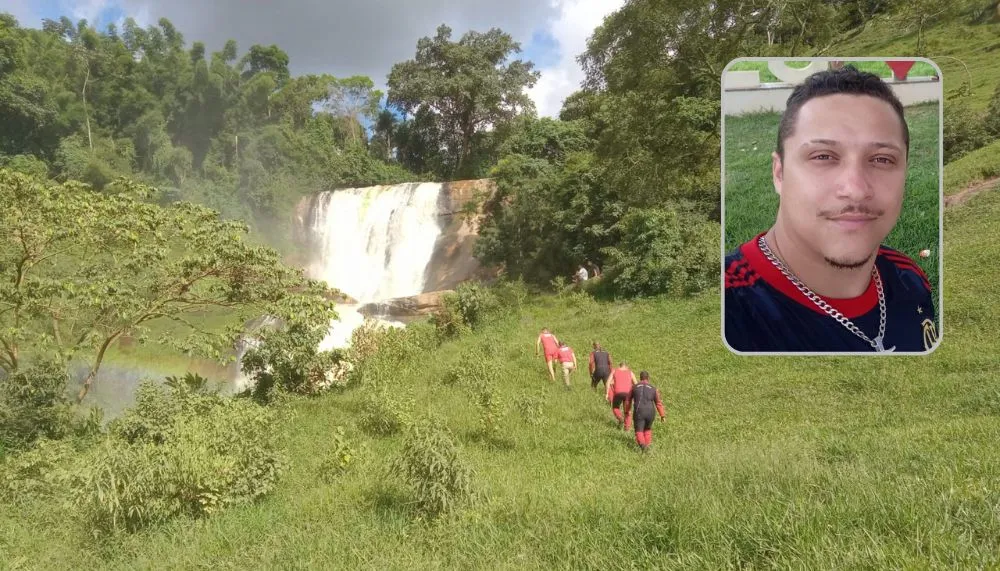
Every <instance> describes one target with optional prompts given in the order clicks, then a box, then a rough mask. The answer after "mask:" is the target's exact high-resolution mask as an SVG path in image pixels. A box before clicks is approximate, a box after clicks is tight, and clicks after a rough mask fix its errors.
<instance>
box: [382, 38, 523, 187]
mask: <svg viewBox="0 0 1000 571" xmlns="http://www.w3.org/2000/svg"><path fill="white" fill-rule="evenodd" d="M520 51H521V47H520V44H518V43H517V42H515V41H514V39H513V38H512V37H511V36H510V35H509V34H506V33H504V32H503V31H501V30H499V29H496V28H493V29H491V30H489V31H488V32H485V33H479V32H468V33H466V34H464V35H463V36H462V37H461V39H459V41H457V42H453V41H451V28H449V27H448V26H445V25H441V26H439V27H438V29H437V35H435V36H434V37H433V38H427V37H425V38H421V39H420V40H419V41H418V42H417V54H416V57H415V58H414V59H412V60H408V61H405V62H402V63H397V64H396V65H394V66H393V67H392V70H391V71H390V73H389V79H388V86H389V103H390V104H391V105H395V106H397V107H398V108H400V109H402V110H403V111H404V112H406V113H407V114H409V115H416V114H418V113H419V112H424V113H430V114H433V115H434V117H435V122H436V123H437V124H438V125H439V126H440V131H439V137H440V138H439V139H438V140H437V141H436V143H437V145H438V146H439V147H441V148H444V149H446V152H447V160H448V163H447V165H446V167H445V169H446V171H447V172H445V173H442V174H445V175H453V174H458V175H459V176H461V175H462V174H464V171H463V168H464V167H465V166H466V164H467V161H468V159H469V157H470V156H471V155H472V153H473V148H472V146H473V142H474V138H475V135H476V134H478V133H480V132H482V131H484V130H487V129H495V128H497V127H498V126H500V125H501V124H503V123H506V122H509V121H511V120H513V119H514V118H515V117H517V116H518V115H519V114H522V113H532V112H533V111H534V104H533V103H532V101H531V99H530V98H529V97H528V95H527V94H526V93H525V89H526V88H528V87H531V86H533V85H534V84H535V82H536V81H537V80H538V77H539V73H538V72H537V71H533V68H534V64H532V63H531V62H527V61H522V60H520V59H515V60H512V61H508V59H509V58H510V57H511V56H512V55H513V54H517V53H520Z"/></svg>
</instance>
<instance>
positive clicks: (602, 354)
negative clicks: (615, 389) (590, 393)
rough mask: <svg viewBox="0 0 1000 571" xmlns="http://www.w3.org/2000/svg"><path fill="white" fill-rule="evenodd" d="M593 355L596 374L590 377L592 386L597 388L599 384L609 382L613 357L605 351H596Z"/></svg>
mask: <svg viewBox="0 0 1000 571" xmlns="http://www.w3.org/2000/svg"><path fill="white" fill-rule="evenodd" d="M591 355H593V356H594V372H593V373H591V375H590V386H591V387H593V388H597V383H603V382H605V381H607V380H608V375H610V374H611V355H609V354H608V352H607V351H604V350H603V349H602V350H600V351H594V352H593V353H591Z"/></svg>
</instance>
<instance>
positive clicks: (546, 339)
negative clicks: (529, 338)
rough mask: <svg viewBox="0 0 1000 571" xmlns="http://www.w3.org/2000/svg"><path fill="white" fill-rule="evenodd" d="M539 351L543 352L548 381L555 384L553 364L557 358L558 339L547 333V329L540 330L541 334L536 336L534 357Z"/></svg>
mask: <svg viewBox="0 0 1000 571" xmlns="http://www.w3.org/2000/svg"><path fill="white" fill-rule="evenodd" d="M539 349H543V350H544V352H545V366H546V367H548V369H549V379H550V380H551V381H553V382H555V380H556V372H555V369H554V368H553V363H554V362H555V360H556V359H558V358H559V339H558V338H557V337H556V336H555V335H553V334H552V332H550V331H549V328H548V327H543V328H542V332H541V333H539V334H538V339H537V340H536V341H535V356H536V357H537V356H538V350H539Z"/></svg>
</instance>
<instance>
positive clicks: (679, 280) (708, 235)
mask: <svg viewBox="0 0 1000 571" xmlns="http://www.w3.org/2000/svg"><path fill="white" fill-rule="evenodd" d="M619 225H620V231H621V235H622V239H621V241H620V242H619V245H618V246H615V247H608V248H604V250H603V252H604V254H605V255H606V256H607V259H608V260H609V262H608V263H606V264H605V274H606V276H607V278H606V279H608V278H610V281H611V285H612V287H613V289H614V290H615V292H616V293H618V294H621V295H624V296H628V297H631V296H643V295H657V294H661V293H670V294H672V295H677V296H681V295H687V294H692V293H696V292H699V291H703V290H705V289H707V288H709V287H711V286H712V284H715V283H717V282H718V269H719V268H718V263H719V229H718V225H717V224H716V223H714V222H710V221H706V220H704V219H701V221H699V218H698V217H697V216H696V215H695V214H694V213H686V214H684V215H681V214H679V213H678V212H677V211H676V210H665V209H659V208H648V209H635V210H631V211H629V212H628V213H627V214H626V215H625V216H624V217H623V218H622V220H621V222H620V223H619Z"/></svg>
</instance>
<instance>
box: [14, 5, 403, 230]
mask: <svg viewBox="0 0 1000 571" xmlns="http://www.w3.org/2000/svg"><path fill="white" fill-rule="evenodd" d="M41 28H42V29H41V30H37V29H31V28H22V27H20V26H19V25H18V23H17V22H16V21H15V20H13V19H12V18H6V17H5V18H4V20H3V22H2V23H0V46H2V47H0V122H2V124H3V125H4V129H3V132H2V133H0V156H14V155H33V156H36V157H38V158H39V159H40V160H43V161H45V163H46V168H45V169H44V171H45V173H46V174H48V173H51V174H52V176H54V177H56V178H57V179H58V180H60V181H68V180H79V181H84V182H87V183H88V184H90V185H91V186H92V187H93V188H96V189H103V188H104V187H105V186H108V185H109V184H111V183H112V182H113V181H114V180H115V179H116V178H118V177H119V176H130V177H132V176H135V177H137V178H139V179H143V180H147V181H149V182H151V183H153V184H169V185H171V186H174V187H176V188H177V189H178V191H179V194H180V195H181V196H183V197H184V198H185V199H188V200H199V199H200V198H202V196H203V194H204V193H203V192H202V189H203V187H204V186H206V185H208V184H211V185H212V186H213V189H212V190H213V193H212V194H214V196H212V197H211V198H210V199H209V200H205V202H204V203H205V204H209V205H211V207H212V208H216V209H218V210H220V211H222V212H224V213H225V214H226V215H227V216H230V217H240V218H244V219H246V220H248V221H251V222H253V223H256V224H258V225H260V226H269V225H274V224H275V223H279V222H280V223H283V222H284V221H285V220H286V219H287V218H288V217H289V215H290V214H291V210H292V209H293V208H294V206H295V203H296V202H297V200H298V199H299V198H300V197H301V196H302V195H304V194H307V193H310V192H314V191H316V190H323V189H328V188H331V187H338V186H347V185H349V186H366V185H370V184H378V183H384V182H389V181H392V182H400V181H402V180H405V179H412V178H413V175H410V174H409V173H407V172H406V171H405V170H404V169H402V168H401V167H400V166H399V165H398V164H393V165H390V164H388V161H389V152H388V150H389V149H388V148H386V152H384V153H382V154H381V156H382V160H378V159H375V158H373V157H374V156H375V154H374V153H370V152H369V141H368V140H367V137H366V133H365V130H364V128H363V126H362V125H363V124H364V121H365V118H366V117H374V116H376V115H377V114H378V109H377V106H378V103H379V99H380V95H381V94H380V93H379V92H378V91H377V90H374V89H373V85H374V84H373V82H372V80H371V79H370V78H367V77H363V76H355V77H348V78H342V79H338V78H335V77H333V76H330V75H327V74H321V75H303V76H300V77H295V78H292V77H291V75H290V71H289V66H290V63H291V62H290V61H289V58H288V54H287V53H286V52H284V51H283V50H282V49H281V48H280V47H279V46H276V45H252V46H250V48H249V50H247V51H246V52H245V53H243V54H241V53H240V50H239V49H238V48H237V45H236V42H234V41H231V40H230V41H227V42H225V47H224V48H223V49H222V50H221V51H219V52H215V53H206V49H205V44H204V43H201V42H195V43H194V44H193V45H192V46H190V48H188V47H186V46H185V42H184V38H183V35H182V34H181V33H180V32H179V31H178V30H177V29H176V28H175V27H174V26H173V24H172V23H171V22H170V21H168V20H166V19H160V20H159V21H157V23H156V24H155V25H152V26H149V27H148V28H141V27H139V26H138V25H137V24H136V22H135V21H134V20H132V19H126V22H125V25H124V26H123V29H122V30H121V33H119V31H118V30H117V29H115V27H114V26H111V27H109V28H107V29H105V30H98V29H96V28H95V27H93V26H92V25H91V24H88V23H87V22H86V21H80V22H79V23H76V24H74V23H73V22H71V21H70V20H69V19H61V20H59V21H54V20H46V21H45V22H43V24H42V27H41ZM221 43H222V42H220V44H221ZM278 132H280V136H278V137H276V136H275V134H276V133H278ZM260 139H268V140H269V144H265V145H260V144H257V143H258V142H259V140H260ZM8 166H11V167H12V168H15V169H16V170H24V169H23V167H24V165H20V166H14V165H8ZM261 166H262V167H263V169H259V168H257V167H261ZM30 172H31V173H32V174H35V175H41V174H42V172H43V171H42V170H39V169H38V168H37V167H32V170H31V171H30ZM233 203H242V204H241V206H242V207H237V206H236V205H234V204H233Z"/></svg>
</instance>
